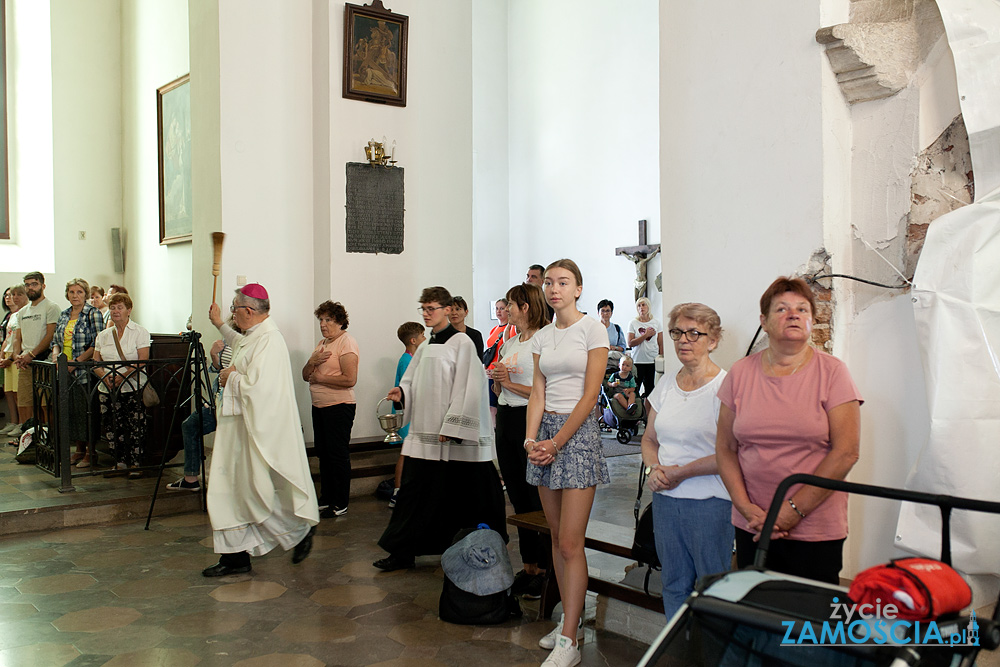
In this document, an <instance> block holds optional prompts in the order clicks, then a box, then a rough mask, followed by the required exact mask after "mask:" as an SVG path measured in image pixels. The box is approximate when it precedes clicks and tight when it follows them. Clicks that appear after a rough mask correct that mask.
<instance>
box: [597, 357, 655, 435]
mask: <svg viewBox="0 0 1000 667" xmlns="http://www.w3.org/2000/svg"><path fill="white" fill-rule="evenodd" d="M608 368H609V370H610V369H611V367H610V366H609V367H608ZM617 372H618V368H617V367H615V368H614V369H613V371H612V372H611V373H608V374H607V375H605V377H604V383H603V384H601V397H600V407H601V413H602V414H601V421H600V426H601V430H602V431H613V430H615V429H617V430H618V433H617V434H616V435H615V439H616V440H618V442H620V443H621V444H623V445H627V444H628V443H629V442H631V440H632V438H633V437H634V436H635V435H638V433H639V423H640V422H641V421H642V420H643V419H645V417H646V408H645V406H644V405H643V400H642V399H641V398H639V397H638V396H636V402H635V405H636V411H635V414H632V415H630V414H629V413H628V412H627V411H626V410H625V408H623V407H622V406H621V404H620V403H619V402H618V401H617V400H615V399H614V395H613V393H614V392H613V389H612V387H611V385H610V384H609V382H610V380H611V378H612V376H613V375H614V373H617ZM636 393H637V394H638V391H636Z"/></svg>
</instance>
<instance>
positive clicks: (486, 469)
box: [373, 287, 507, 571]
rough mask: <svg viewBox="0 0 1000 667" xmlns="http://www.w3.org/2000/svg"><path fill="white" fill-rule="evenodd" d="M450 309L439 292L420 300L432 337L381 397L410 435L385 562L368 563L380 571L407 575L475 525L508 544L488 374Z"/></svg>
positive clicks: (386, 537) (449, 300)
mask: <svg viewBox="0 0 1000 667" xmlns="http://www.w3.org/2000/svg"><path fill="white" fill-rule="evenodd" d="M451 303H452V297H451V294H449V293H448V290H446V289H445V288H444V287H428V288H427V289H425V290H424V291H423V293H421V295H420V306H421V308H420V310H421V312H422V314H423V317H424V324H425V325H426V326H428V327H430V328H431V337H430V339H429V340H428V341H427V342H425V343H423V344H422V345H421V346H420V347H418V348H417V351H416V353H415V354H414V355H413V360H412V361H411V362H410V365H409V367H408V368H407V369H406V373H404V374H403V378H402V379H401V380H400V382H399V386H398V387H393V389H392V390H390V391H389V394H388V396H387V398H389V399H391V400H393V401H395V402H396V403H401V404H402V407H403V421H404V422H409V424H410V429H409V433H407V435H406V440H405V441H404V442H403V455H404V456H405V457H406V458H405V461H404V464H403V476H402V484H401V486H400V487H399V494H398V495H397V496H396V507H395V509H394V510H393V514H392V519H390V521H389V525H388V526H387V527H386V529H385V532H384V533H383V534H382V538H381V539H380V540H379V546H380V547H382V548H383V549H385V550H386V551H388V552H389V556H388V557H387V558H383V559H381V560H378V561H376V562H375V563H373V565H374V566H375V567H377V568H379V569H381V570H386V571H389V570H398V569H401V568H406V567H412V566H413V562H414V561H413V559H414V557H415V556H421V555H424V554H441V553H444V550H445V549H447V548H448V547H449V546H451V542H452V539H453V538H454V537H455V533H457V532H458V531H459V530H460V529H462V528H470V527H475V526H476V525H477V524H479V523H486V524H488V525H489V527H490V528H492V529H493V530H495V531H497V532H499V533H500V534H501V535H503V537H504V540H505V541H506V539H507V531H506V528H505V527H504V520H505V507H504V496H503V487H502V485H501V483H500V476H499V475H497V471H496V468H495V467H494V465H493V450H494V447H493V423H492V420H491V419H490V402H489V395H488V394H487V385H486V373H485V371H484V370H483V364H482V360H481V359H480V358H479V355H477V354H476V346H475V344H474V343H473V342H472V339H471V338H469V337H468V336H466V335H465V334H464V333H461V332H459V331H457V330H456V329H455V328H454V327H453V326H451V324H450V322H449V321H448V315H450V313H451ZM397 407H399V406H397Z"/></svg>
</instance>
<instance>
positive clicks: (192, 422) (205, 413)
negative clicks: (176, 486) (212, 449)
mask: <svg viewBox="0 0 1000 667" xmlns="http://www.w3.org/2000/svg"><path fill="white" fill-rule="evenodd" d="M200 422H201V426H202V427H201V433H198V424H199V419H198V413H197V412H192V413H191V414H190V416H188V417H187V418H185V419H184V421H183V422H181V437H182V438H183V439H184V474H185V475H187V476H188V477H197V476H198V475H199V474H200V473H201V438H200V437H199V436H200V435H208V434H209V433H211V432H213V431H214V430H215V415H214V414H212V409H211V408H202V409H201V420H200Z"/></svg>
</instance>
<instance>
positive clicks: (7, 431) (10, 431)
mask: <svg viewBox="0 0 1000 667" xmlns="http://www.w3.org/2000/svg"><path fill="white" fill-rule="evenodd" d="M0 434H2V435H21V425H20V424H8V425H7V426H6V428H4V429H3V430H2V431H0Z"/></svg>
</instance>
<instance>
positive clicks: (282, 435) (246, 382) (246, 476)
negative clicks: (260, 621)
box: [202, 283, 319, 577]
mask: <svg viewBox="0 0 1000 667" xmlns="http://www.w3.org/2000/svg"><path fill="white" fill-rule="evenodd" d="M270 307H271V306H270V301H269V300H268V297H267V290H265V289H264V287H263V286H261V285H258V284H256V283H251V284H249V285H246V286H244V287H243V288H241V289H239V290H236V297H235V298H234V299H233V305H232V308H231V310H232V312H233V319H234V320H235V321H236V324H237V326H239V328H240V329H241V330H242V331H244V332H245V334H244V335H243V336H242V337H240V338H238V339H235V340H234V345H233V362H232V365H231V366H230V367H229V368H226V369H223V370H222V372H221V373H220V374H219V381H220V383H221V384H222V386H223V390H222V399H221V402H220V404H219V405H218V406H217V410H218V430H217V432H216V436H215V451H214V453H213V455H212V468H211V471H210V475H209V480H208V514H209V518H210V519H211V522H212V531H213V541H214V547H215V551H216V553H218V554H220V557H219V562H218V563H217V564H215V565H213V566H211V567H208V568H206V569H205V570H203V571H202V574H204V575H205V576H206V577H221V576H224V575H227V574H239V573H243V572H249V571H250V570H251V566H250V556H262V555H264V554H266V553H267V552H269V551H270V550H271V549H273V548H274V547H276V546H279V545H280V546H281V547H282V548H284V549H285V551H288V550H289V549H294V551H293V553H292V562H293V563H299V562H301V561H302V560H303V559H304V558H305V557H306V556H308V555H309V551H310V550H311V549H312V541H313V539H312V536H313V533H315V531H316V528H315V526H316V524H318V523H319V508H318V506H317V502H316V487H315V486H314V485H313V481H312V475H311V474H310V472H309V462H308V460H307V459H306V448H305V442H304V441H303V439H302V424H301V422H300V420H299V411H298V406H297V405H296V403H295V386H294V382H293V379H292V367H291V360H290V359H289V357H288V348H287V346H286V345H285V339H284V338H283V337H282V336H281V332H279V331H278V327H277V325H275V324H274V322H273V321H272V320H270V319H269V318H268V313H269V311H270ZM209 317H210V318H211V320H212V323H213V324H215V325H216V326H217V327H219V326H221V325H222V318H221V317H220V313H219V307H218V306H217V305H216V304H212V308H211V310H210V311H209Z"/></svg>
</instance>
